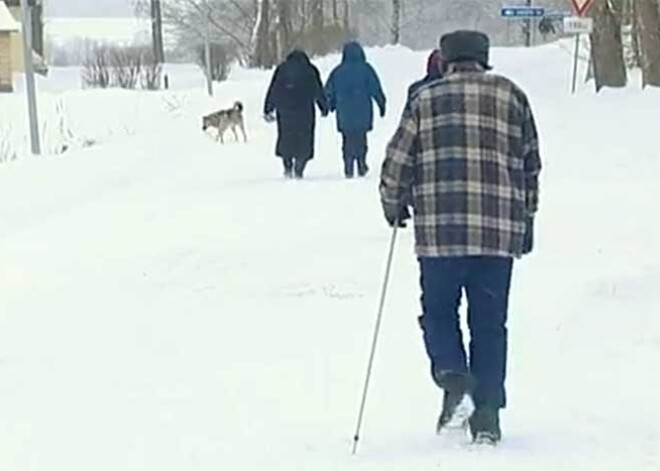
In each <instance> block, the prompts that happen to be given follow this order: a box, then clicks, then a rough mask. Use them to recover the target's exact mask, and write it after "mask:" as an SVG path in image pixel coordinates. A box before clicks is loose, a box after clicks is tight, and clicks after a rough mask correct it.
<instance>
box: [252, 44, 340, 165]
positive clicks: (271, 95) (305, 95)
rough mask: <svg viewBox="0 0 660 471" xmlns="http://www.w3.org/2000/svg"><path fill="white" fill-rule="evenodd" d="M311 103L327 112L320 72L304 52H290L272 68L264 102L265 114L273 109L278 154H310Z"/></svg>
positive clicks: (306, 156) (313, 118)
mask: <svg viewBox="0 0 660 471" xmlns="http://www.w3.org/2000/svg"><path fill="white" fill-rule="evenodd" d="M315 104H316V105H317V106H318V107H319V110H320V111H321V113H322V114H323V115H327V113H328V110H327V104H326V99H325V95H324V93H323V84H322V83H321V75H320V74H319V71H318V69H317V68H316V67H314V65H312V63H311V62H310V60H309V57H307V54H305V53H304V52H302V51H293V52H292V53H291V54H289V56H288V57H287V58H286V60H285V61H284V62H283V63H282V64H280V66H279V67H277V69H276V70H275V74H274V75H273V79H272V81H271V84H270V87H269V88H268V93H267V95H266V103H265V105H264V113H265V114H266V115H270V114H271V113H273V112H274V111H276V112H277V131H278V138H277V148H276V154H277V155H278V156H279V157H283V158H297V159H308V160H309V159H312V158H313V157H314V130H315V126H316V113H315V110H314V105H315Z"/></svg>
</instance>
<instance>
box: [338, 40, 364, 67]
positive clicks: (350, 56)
mask: <svg viewBox="0 0 660 471" xmlns="http://www.w3.org/2000/svg"><path fill="white" fill-rule="evenodd" d="M342 62H367V56H366V54H365V53H364V49H362V46H360V44H359V43H357V42H354V41H353V42H350V43H347V44H346V45H345V46H344V54H343V58H342Z"/></svg>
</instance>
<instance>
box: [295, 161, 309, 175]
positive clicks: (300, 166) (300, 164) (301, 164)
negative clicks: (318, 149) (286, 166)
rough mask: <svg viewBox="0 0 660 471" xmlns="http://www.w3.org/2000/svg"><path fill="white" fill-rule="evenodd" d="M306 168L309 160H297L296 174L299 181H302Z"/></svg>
mask: <svg viewBox="0 0 660 471" xmlns="http://www.w3.org/2000/svg"><path fill="white" fill-rule="evenodd" d="M306 166H307V159H300V158H297V159H296V162H295V166H294V172H295V175H296V178H297V179H298V180H302V178H303V176H304V173H305V167H306Z"/></svg>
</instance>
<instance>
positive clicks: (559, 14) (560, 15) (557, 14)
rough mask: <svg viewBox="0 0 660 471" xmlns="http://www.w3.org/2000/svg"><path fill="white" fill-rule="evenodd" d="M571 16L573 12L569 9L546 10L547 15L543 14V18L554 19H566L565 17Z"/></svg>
mask: <svg viewBox="0 0 660 471" xmlns="http://www.w3.org/2000/svg"><path fill="white" fill-rule="evenodd" d="M569 16H573V13H572V12H568V11H551V12H546V13H545V15H543V18H547V19H549V20H552V21H564V18H566V17H569Z"/></svg>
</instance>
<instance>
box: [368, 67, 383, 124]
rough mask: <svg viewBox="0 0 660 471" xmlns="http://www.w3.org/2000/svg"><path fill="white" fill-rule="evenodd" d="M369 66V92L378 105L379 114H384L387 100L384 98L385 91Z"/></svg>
mask: <svg viewBox="0 0 660 471" xmlns="http://www.w3.org/2000/svg"><path fill="white" fill-rule="evenodd" d="M368 67H369V93H370V94H371V97H372V98H373V99H374V101H375V102H376V104H377V105H378V110H379V111H380V116H381V117H383V116H385V109H386V104H387V100H386V98H385V93H384V92H383V87H382V86H381V84H380V79H379V78H378V74H376V71H375V70H374V68H373V67H371V65H369V66H368Z"/></svg>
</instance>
